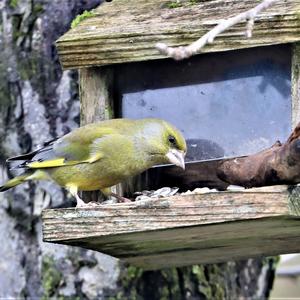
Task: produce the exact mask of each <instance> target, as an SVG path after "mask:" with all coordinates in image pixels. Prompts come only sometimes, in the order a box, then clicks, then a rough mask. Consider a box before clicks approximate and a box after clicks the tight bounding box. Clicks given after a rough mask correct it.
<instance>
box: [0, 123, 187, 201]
mask: <svg viewBox="0 0 300 300" xmlns="http://www.w3.org/2000/svg"><path fill="white" fill-rule="evenodd" d="M185 154H186V143H185V140H184V138H183V136H182V135H181V133H180V132H179V131H178V130H177V129H176V128H175V127H174V126H172V125H171V124H170V123H168V122H166V121H164V120H161V119H140V120H130V119H112V120H107V121H102V122H99V123H94V124H89V125H86V126H83V127H80V128H77V129H75V130H73V131H72V132H70V133H68V134H66V135H65V136H63V137H61V138H58V139H56V140H53V141H51V142H48V143H45V144H44V147H43V148H40V149H38V150H36V151H34V152H31V153H28V154H25V155H20V156H16V157H12V158H9V159H8V160H7V162H8V163H13V162H14V164H17V168H19V169H22V170H23V171H24V172H23V173H22V174H21V175H20V176H17V177H15V178H13V179H11V180H9V181H8V182H6V183H5V184H4V185H3V186H0V192H3V191H6V190H8V189H10V188H12V187H14V186H16V185H18V184H20V183H22V182H25V181H28V180H34V179H38V180H41V179H52V180H54V181H55V182H56V183H57V184H59V185H60V186H62V187H64V188H66V189H68V190H69V191H70V193H71V194H72V195H73V196H74V197H75V198H76V200H77V206H84V205H85V203H84V202H83V201H82V200H81V199H80V197H79V196H78V191H79V190H80V191H92V190H101V191H102V192H103V193H104V194H106V195H114V196H116V197H118V196H117V195H115V194H112V193H111V192H110V189H109V188H110V187H111V186H113V185H115V184H117V183H120V182H122V181H123V180H125V179H127V178H128V177H131V176H135V175H137V174H139V173H141V172H143V171H145V170H147V169H148V168H150V167H152V166H153V165H157V164H164V163H172V164H175V165H177V166H179V167H181V168H183V169H184V156H185Z"/></svg>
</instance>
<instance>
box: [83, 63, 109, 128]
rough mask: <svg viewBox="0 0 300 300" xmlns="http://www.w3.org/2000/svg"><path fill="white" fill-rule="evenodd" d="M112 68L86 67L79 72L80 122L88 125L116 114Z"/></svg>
mask: <svg viewBox="0 0 300 300" xmlns="http://www.w3.org/2000/svg"><path fill="white" fill-rule="evenodd" d="M111 85H112V70H111V69H110V68H97V67H94V68H85V69H81V70H80V72H79V95H80V124H81V125H86V124H89V123H93V122H98V121H102V120H106V119H111V118H113V116H114V109H113V98H112V96H111V93H110V92H111Z"/></svg>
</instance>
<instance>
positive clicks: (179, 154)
mask: <svg viewBox="0 0 300 300" xmlns="http://www.w3.org/2000/svg"><path fill="white" fill-rule="evenodd" d="M166 156H167V158H168V160H169V162H170V163H172V164H174V165H176V166H178V167H180V168H182V169H183V170H184V169H185V164H184V156H185V152H183V151H180V150H176V149H171V150H169V152H168V153H167V154H166Z"/></svg>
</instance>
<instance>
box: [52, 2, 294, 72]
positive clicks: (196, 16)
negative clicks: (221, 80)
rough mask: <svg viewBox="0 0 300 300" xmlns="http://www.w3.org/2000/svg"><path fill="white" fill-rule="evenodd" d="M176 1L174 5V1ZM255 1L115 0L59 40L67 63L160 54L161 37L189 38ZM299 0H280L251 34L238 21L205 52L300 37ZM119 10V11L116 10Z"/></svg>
mask: <svg viewBox="0 0 300 300" xmlns="http://www.w3.org/2000/svg"><path fill="white" fill-rule="evenodd" d="M172 2H176V3H177V5H175V6H178V7H176V8H170V7H171V6H172V5H170V3H172ZM256 5H257V1H254V0H248V1H240V0H222V1H221V0H209V1H188V0H181V1H166V0H165V1H160V0H149V1H144V0H128V1H123V0H114V1H112V2H104V3H103V4H102V5H100V6H99V7H98V8H96V9H95V10H94V13H95V16H94V17H90V18H87V19H85V20H83V21H82V22H81V23H80V24H79V25H78V26H77V27H75V28H74V29H71V30H70V31H68V32H67V33H66V34H65V35H63V36H62V37H61V38H60V39H59V40H58V41H57V49H58V52H59V56H60V61H61V63H62V66H63V67H64V68H65V69H68V68H82V67H86V66H95V65H107V64H115V63H124V62H132V61H143V60H151V59H160V58H164V56H162V55H160V54H159V52H158V50H156V49H155V44H156V43H157V42H164V43H166V44H167V45H169V46H182V45H187V44H190V43H191V42H193V41H195V40H196V39H198V38H199V37H200V36H202V35H203V34H205V33H206V32H207V31H209V30H210V29H212V28H213V27H214V26H215V25H216V24H218V22H219V20H220V19H225V18H228V17H231V16H233V15H235V14H238V13H240V12H242V11H245V10H248V9H250V8H252V7H254V6H256ZM299 11H300V1H299V0H286V1H278V2H277V3H275V4H274V5H273V6H272V7H270V8H268V9H267V10H266V11H263V12H262V13H260V14H259V16H258V17H257V18H256V22H255V27H254V31H253V37H252V38H250V39H247V38H246V37H245V24H243V23H241V24H237V25H236V26H234V27H232V28H231V29H230V30H228V31H225V32H224V33H222V34H220V36H219V37H217V38H216V40H215V41H214V43H213V44H211V45H208V46H207V47H205V48H204V49H203V52H215V51H225V50H233V49H241V48H249V47H256V46H264V45H272V44H281V43H291V42H296V41H299V40H300V26H299V24H300V20H299ZM116 12H117V13H116Z"/></svg>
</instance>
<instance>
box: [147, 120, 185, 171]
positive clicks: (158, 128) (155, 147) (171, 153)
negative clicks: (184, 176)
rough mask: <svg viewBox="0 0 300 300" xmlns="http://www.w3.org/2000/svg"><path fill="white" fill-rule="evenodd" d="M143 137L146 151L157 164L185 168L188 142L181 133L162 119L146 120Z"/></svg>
mask: <svg viewBox="0 0 300 300" xmlns="http://www.w3.org/2000/svg"><path fill="white" fill-rule="evenodd" d="M142 122H143V126H142V127H143V130H142V135H143V139H144V145H146V148H145V149H146V151H147V153H148V155H150V157H151V160H152V161H153V162H154V163H155V164H162V163H171V164H174V165H176V166H178V167H181V168H182V169H184V168H185V164H184V157H185V154H186V149H187V147H186V142H185V139H184V137H183V136H182V134H181V133H180V131H179V130H178V129H177V128H175V127H174V126H173V125H171V124H170V123H168V122H166V121H164V120H160V119H144V120H142Z"/></svg>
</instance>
